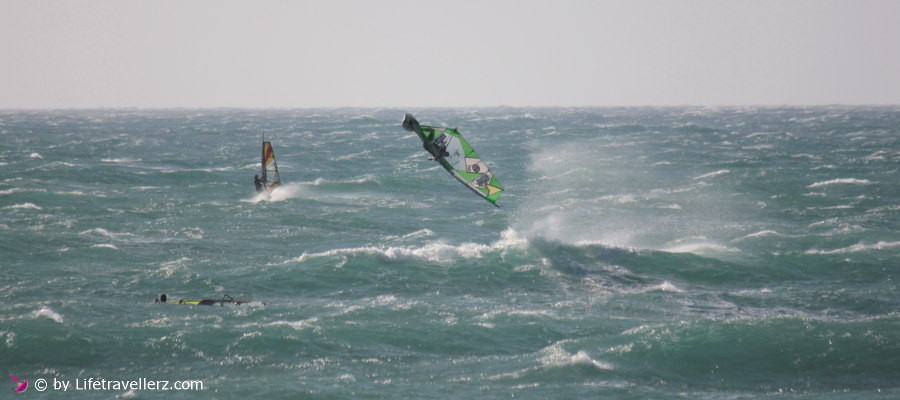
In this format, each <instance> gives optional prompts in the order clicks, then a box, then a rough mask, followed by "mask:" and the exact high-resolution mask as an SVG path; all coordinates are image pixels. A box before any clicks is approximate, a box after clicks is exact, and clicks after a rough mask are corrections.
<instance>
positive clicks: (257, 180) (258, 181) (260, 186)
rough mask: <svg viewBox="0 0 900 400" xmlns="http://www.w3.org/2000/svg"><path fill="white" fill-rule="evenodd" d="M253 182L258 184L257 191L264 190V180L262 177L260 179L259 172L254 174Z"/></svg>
mask: <svg viewBox="0 0 900 400" xmlns="http://www.w3.org/2000/svg"><path fill="white" fill-rule="evenodd" d="M253 184H254V185H256V191H257V193H258V192H262V191H263V181H262V179H259V175H258V174H257V175H253Z"/></svg>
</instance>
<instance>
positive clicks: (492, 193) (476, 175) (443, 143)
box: [403, 114, 503, 207]
mask: <svg viewBox="0 0 900 400" xmlns="http://www.w3.org/2000/svg"><path fill="white" fill-rule="evenodd" d="M403 128H404V129H406V130H408V131H411V132H415V133H416V134H418V135H419V138H420V139H422V146H423V147H424V148H425V150H426V151H428V152H429V153H431V155H432V156H433V157H434V160H435V161H437V162H439V163H440V164H441V166H442V167H444V169H446V170H447V172H449V173H450V175H452V176H453V177H454V178H456V180H458V181H459V182H460V183H462V184H463V185H465V186H466V187H468V188H469V189H470V190H472V191H473V192H475V193H476V194H478V195H479V196H481V197H483V198H484V199H485V200H487V201H488V202H490V203H491V204H493V205H495V206H497V199H498V198H499V197H500V194H502V193H503V186H501V185H500V182H499V181H497V178H495V177H494V174H493V173H492V172H491V170H490V169H489V168H488V166H487V164H485V163H484V161H482V160H481V157H480V156H479V155H478V153H476V152H475V149H473V148H472V146H471V145H469V142H467V141H466V139H465V138H463V137H462V135H460V134H459V132H458V131H457V130H456V129H453V128H437V127H433V126H428V125H420V124H419V121H416V118H415V117H413V116H412V115H411V114H406V116H405V117H404V118H403ZM497 207H499V206H497Z"/></svg>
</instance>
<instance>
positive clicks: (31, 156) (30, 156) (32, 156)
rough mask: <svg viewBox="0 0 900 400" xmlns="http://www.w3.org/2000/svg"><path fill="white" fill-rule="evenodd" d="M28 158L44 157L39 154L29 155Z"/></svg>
mask: <svg viewBox="0 0 900 400" xmlns="http://www.w3.org/2000/svg"><path fill="white" fill-rule="evenodd" d="M28 157H29V158H40V159H44V156H42V155H41V154H40V153H31V155H29V156H28Z"/></svg>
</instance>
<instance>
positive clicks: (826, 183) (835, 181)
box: [807, 178, 872, 188]
mask: <svg viewBox="0 0 900 400" xmlns="http://www.w3.org/2000/svg"><path fill="white" fill-rule="evenodd" d="M870 184H872V181H870V180H868V179H856V178H839V179H831V180H827V181H821V182H816V183H813V184H811V185H809V186H807V188H817V187H823V186H831V185H870Z"/></svg>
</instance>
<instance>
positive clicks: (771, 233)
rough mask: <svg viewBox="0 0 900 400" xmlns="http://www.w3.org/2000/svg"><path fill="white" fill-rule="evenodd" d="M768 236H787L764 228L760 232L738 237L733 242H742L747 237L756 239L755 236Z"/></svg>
mask: <svg viewBox="0 0 900 400" xmlns="http://www.w3.org/2000/svg"><path fill="white" fill-rule="evenodd" d="M766 236H785V235H782V234H780V233H778V232H776V231H773V230H771V229H764V230H761V231H759V232H754V233H751V234H748V235H744V236H741V237H739V238H737V239H734V240H732V242H740V241H741V240H745V239H755V238H760V237H766Z"/></svg>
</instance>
